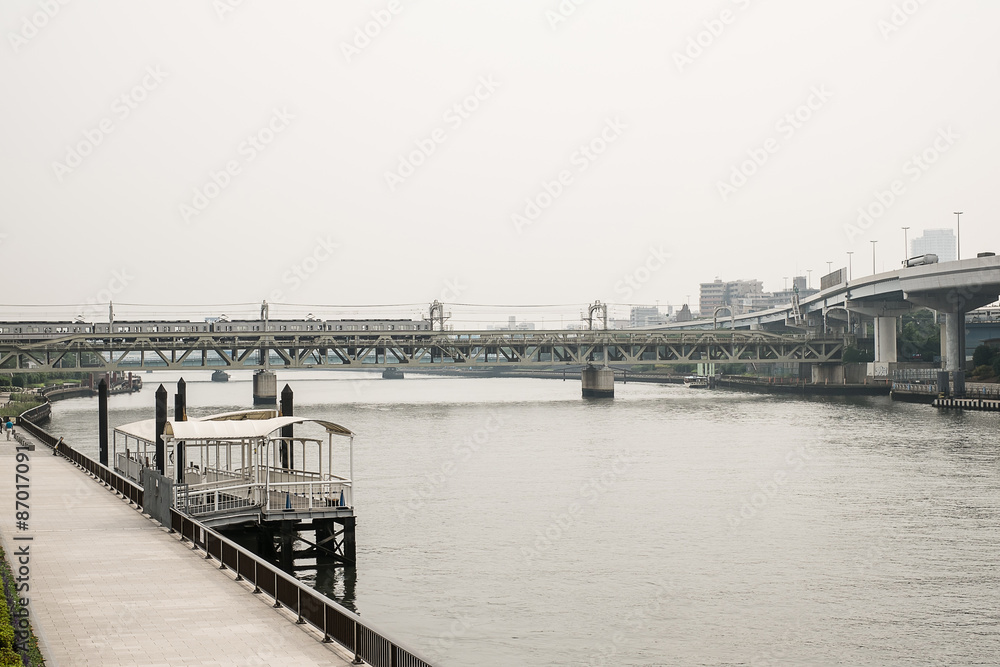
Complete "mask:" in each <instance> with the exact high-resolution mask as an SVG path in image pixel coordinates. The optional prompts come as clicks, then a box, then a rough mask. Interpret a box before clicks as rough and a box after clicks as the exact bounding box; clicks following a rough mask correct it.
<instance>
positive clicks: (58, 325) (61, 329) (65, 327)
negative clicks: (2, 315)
mask: <svg viewBox="0 0 1000 667" xmlns="http://www.w3.org/2000/svg"><path fill="white" fill-rule="evenodd" d="M93 330H94V325H92V324H90V323H88V322H66V321H61V322H0V337H3V338H58V337H59V336H71V335H73V334H85V333H93Z"/></svg>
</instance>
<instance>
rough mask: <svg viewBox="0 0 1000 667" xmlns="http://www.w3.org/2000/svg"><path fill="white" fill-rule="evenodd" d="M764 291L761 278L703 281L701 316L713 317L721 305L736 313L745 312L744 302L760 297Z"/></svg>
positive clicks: (700, 299) (699, 306)
mask: <svg viewBox="0 0 1000 667" xmlns="http://www.w3.org/2000/svg"><path fill="white" fill-rule="evenodd" d="M763 292H764V284H763V283H762V282H761V281H759V280H730V281H728V282H722V281H721V280H719V279H718V278H716V279H715V281H714V282H711V283H701V289H700V294H699V300H698V312H699V315H700V316H701V317H711V316H712V314H714V313H715V309H716V308H718V307H719V306H728V307H730V308H732V309H733V314H734V315H739V314H741V313H743V312H745V311H744V310H743V304H745V303H748V302H750V301H752V300H753V299H754V298H756V297H759V296H760V295H761V294H763Z"/></svg>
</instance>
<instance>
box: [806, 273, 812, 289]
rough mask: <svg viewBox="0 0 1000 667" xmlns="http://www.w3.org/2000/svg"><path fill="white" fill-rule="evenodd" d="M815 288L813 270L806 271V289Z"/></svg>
mask: <svg viewBox="0 0 1000 667" xmlns="http://www.w3.org/2000/svg"><path fill="white" fill-rule="evenodd" d="M812 288H813V270H812V269H806V289H812Z"/></svg>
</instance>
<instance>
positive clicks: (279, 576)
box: [170, 510, 432, 667]
mask: <svg viewBox="0 0 1000 667" xmlns="http://www.w3.org/2000/svg"><path fill="white" fill-rule="evenodd" d="M170 527H171V528H172V529H173V530H175V531H177V533H178V534H180V536H181V538H182V539H184V540H188V541H189V542H191V544H192V545H193V546H194V547H197V548H199V549H202V550H203V551H204V552H205V557H206V558H212V559H215V560H217V561H218V562H219V565H220V569H230V570H232V571H233V572H235V573H236V580H237V581H240V580H244V579H245V580H246V581H248V582H249V583H251V584H253V586H254V591H253V592H254V593H264V594H266V595H267V596H268V597H270V598H272V599H273V600H274V606H275V607H287V608H288V609H289V610H290V611H291V612H292V613H294V614H296V616H297V617H298V618H297V620H296V622H297V623H308V624H309V625H311V626H313V627H314V628H316V629H317V630H319V631H320V632H322V633H323V641H324V642H331V641H335V642H337V643H338V644H340V645H341V646H343V647H344V648H346V649H347V650H348V651H351V652H353V653H354V656H355V659H360V660H364V661H365V662H366V663H368V664H369V665H372V666H373V667H432V665H431V663H430V662H428V661H427V660H425V659H423V658H420V657H419V656H417V655H416V653H414V652H413V651H411V650H409V649H406V648H404V647H402V646H400V645H399V644H398V643H396V642H393V641H390V640H389V639H387V638H386V636H385V635H384V634H381V633H379V632H378V631H376V630H375V629H373V628H372V627H371V626H370V625H366V624H365V623H364V622H362V620H361V617H360V616H358V615H357V614H354V613H352V612H351V611H349V610H347V609H345V608H344V607H342V606H340V605H339V604H337V603H336V602H333V601H332V600H330V599H328V598H327V597H326V596H324V595H322V594H321V593H317V592H316V591H315V590H313V589H312V588H310V587H309V586H307V585H305V584H303V583H302V582H300V581H299V580H298V579H295V578H294V577H292V576H290V575H288V574H286V573H285V572H283V571H281V570H280V569H278V568H277V567H275V566H274V565H272V564H270V563H268V562H267V561H265V560H262V559H261V558H258V557H257V556H255V555H254V554H252V553H251V552H249V551H247V550H246V549H244V548H243V547H241V546H239V545H238V544H236V543H235V542H233V541H231V540H229V539H227V538H225V537H223V536H222V535H220V534H219V533H217V532H215V531H214V530H212V529H211V528H208V527H207V526H205V525H203V524H202V523H200V522H199V521H197V520H195V519H192V518H191V517H189V516H186V515H184V514H181V513H180V512H178V511H177V510H171V511H170Z"/></svg>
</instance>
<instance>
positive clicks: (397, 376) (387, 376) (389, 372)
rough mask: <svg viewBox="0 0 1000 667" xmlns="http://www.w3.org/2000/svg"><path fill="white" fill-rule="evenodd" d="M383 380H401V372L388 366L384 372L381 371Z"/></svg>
mask: <svg viewBox="0 0 1000 667" xmlns="http://www.w3.org/2000/svg"><path fill="white" fill-rule="evenodd" d="M382 379H383V380H402V379H403V371H401V370H399V369H398V368H396V367H394V366H389V367H388V368H386V369H385V370H384V371H382Z"/></svg>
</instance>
